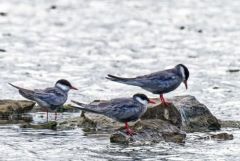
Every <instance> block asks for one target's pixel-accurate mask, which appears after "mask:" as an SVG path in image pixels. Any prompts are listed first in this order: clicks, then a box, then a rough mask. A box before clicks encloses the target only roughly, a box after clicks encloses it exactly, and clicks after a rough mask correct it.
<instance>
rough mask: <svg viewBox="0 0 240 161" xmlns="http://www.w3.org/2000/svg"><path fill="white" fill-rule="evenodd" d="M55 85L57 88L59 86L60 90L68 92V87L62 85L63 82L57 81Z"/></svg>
mask: <svg viewBox="0 0 240 161" xmlns="http://www.w3.org/2000/svg"><path fill="white" fill-rule="evenodd" d="M56 86H57V87H58V88H60V89H61V90H63V91H66V92H68V91H69V90H70V87H68V86H65V85H63V84H60V83H57V84H56Z"/></svg>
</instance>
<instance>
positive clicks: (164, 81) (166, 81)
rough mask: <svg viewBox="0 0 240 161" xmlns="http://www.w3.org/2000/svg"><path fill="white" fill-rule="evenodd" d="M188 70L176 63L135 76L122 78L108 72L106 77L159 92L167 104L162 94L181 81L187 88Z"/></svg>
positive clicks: (172, 88) (155, 92) (175, 86)
mask: <svg viewBox="0 0 240 161" xmlns="http://www.w3.org/2000/svg"><path fill="white" fill-rule="evenodd" d="M188 77H189V71H188V69H187V67H186V66H184V65H183V64H178V65H176V66H175V67H174V68H172V69H167V70H163V71H159V72H155V73H151V74H148V75H143V76H138V77H135V78H122V77H117V76H113V75H110V74H108V77H106V78H107V79H109V80H111V81H114V82H119V83H123V84H128V85H133V86H138V87H141V88H143V89H145V90H147V91H149V92H152V93H153V94H160V99H161V101H162V102H163V103H164V104H165V105H167V102H165V100H164V98H163V94H165V93H168V92H171V91H173V90H175V89H176V88H177V87H178V86H179V85H180V84H181V83H182V82H183V83H184V84H185V86H186V88H187V80H188Z"/></svg>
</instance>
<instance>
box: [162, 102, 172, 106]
mask: <svg viewBox="0 0 240 161" xmlns="http://www.w3.org/2000/svg"><path fill="white" fill-rule="evenodd" d="M171 104H172V103H171V102H166V101H164V102H162V103H161V105H163V106H165V107H168V106H170V105H171Z"/></svg>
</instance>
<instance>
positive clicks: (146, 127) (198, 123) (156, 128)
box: [58, 96, 220, 144]
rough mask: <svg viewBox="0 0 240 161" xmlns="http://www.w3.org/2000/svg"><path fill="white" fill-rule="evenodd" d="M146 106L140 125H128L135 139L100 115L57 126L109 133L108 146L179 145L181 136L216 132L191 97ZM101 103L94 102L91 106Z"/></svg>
mask: <svg viewBox="0 0 240 161" xmlns="http://www.w3.org/2000/svg"><path fill="white" fill-rule="evenodd" d="M155 101H156V102H158V104H157V105H156V106H149V108H148V110H147V112H146V113H145V114H144V115H143V116H142V118H141V121H138V122H136V123H130V126H131V127H132V128H133V130H135V131H136V135H133V136H128V135H126V133H125V131H124V129H123V127H124V124H121V123H119V122H116V121H114V120H112V119H109V118H107V117H105V116H102V115H97V114H92V113H87V112H86V113H84V115H82V114H81V117H78V118H74V119H68V120H66V121H64V122H61V123H59V124H58V128H59V129H73V128H77V127H81V128H83V130H84V131H85V132H94V131H95V132H108V133H113V134H112V135H111V137H110V140H111V142H114V143H124V144H146V143H154V142H160V141H163V140H164V141H171V142H177V143H183V142H184V139H185V137H186V134H185V132H183V131H186V132H195V131H199V132H203V131H210V130H219V129H220V124H219V122H218V120H217V119H216V117H214V116H213V115H212V114H211V112H210V111H209V110H208V109H207V107H206V106H205V105H203V104H201V103H200V102H198V101H197V100H196V98H195V97H193V96H177V97H174V98H172V99H169V101H170V102H172V104H170V106H167V107H166V106H163V105H161V104H159V98H157V99H155ZM99 102H104V101H95V102H93V103H94V104H98V103H99Z"/></svg>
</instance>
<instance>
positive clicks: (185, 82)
mask: <svg viewBox="0 0 240 161" xmlns="http://www.w3.org/2000/svg"><path fill="white" fill-rule="evenodd" d="M183 83H184V84H185V87H186V89H188V85H187V81H186V80H185V81H183Z"/></svg>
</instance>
